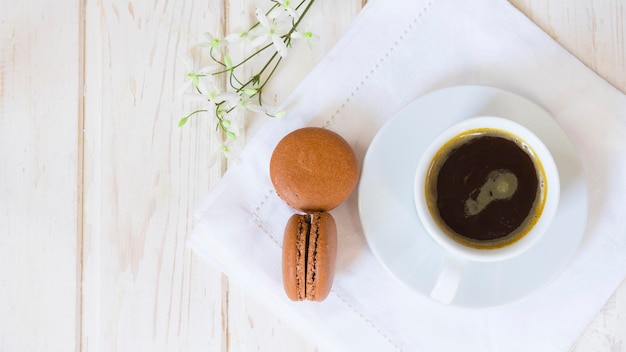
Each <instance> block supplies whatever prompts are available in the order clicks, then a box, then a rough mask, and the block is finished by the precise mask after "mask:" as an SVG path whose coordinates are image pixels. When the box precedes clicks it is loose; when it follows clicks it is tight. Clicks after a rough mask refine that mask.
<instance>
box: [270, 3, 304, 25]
mask: <svg viewBox="0 0 626 352" xmlns="http://www.w3.org/2000/svg"><path fill="white" fill-rule="evenodd" d="M276 3H277V4H278V5H279V6H278V8H279V9H281V10H283V11H285V12H286V13H287V14H288V15H289V16H290V17H291V18H293V19H294V20H297V19H298V12H296V9H295V8H293V6H292V2H291V0H282V1H281V0H278V1H276ZM274 13H275V12H274V11H272V13H270V16H274V15H273V14H274ZM276 13H277V14H278V15H275V16H279V14H280V13H279V12H276Z"/></svg>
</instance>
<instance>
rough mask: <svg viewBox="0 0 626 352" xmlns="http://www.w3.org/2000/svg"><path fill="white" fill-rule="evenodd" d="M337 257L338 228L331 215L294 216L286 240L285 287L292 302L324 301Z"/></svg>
mask: <svg viewBox="0 0 626 352" xmlns="http://www.w3.org/2000/svg"><path fill="white" fill-rule="evenodd" d="M336 257H337V225H336V223H335V219H333V217H332V215H330V213H328V212H314V213H312V214H294V215H293V216H291V218H289V221H288V222H287V226H286V228H285V237H284V240H283V262H282V265H283V284H284V287H285V292H286V293H287V296H288V297H289V298H290V299H291V300H293V301H303V300H310V301H322V300H324V299H325V298H326V296H328V294H329V293H330V289H331V287H332V283H333V279H334V276H335V261H336Z"/></svg>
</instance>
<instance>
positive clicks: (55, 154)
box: [0, 0, 626, 352]
mask: <svg viewBox="0 0 626 352" xmlns="http://www.w3.org/2000/svg"><path fill="white" fill-rule="evenodd" d="M268 3H269V0H209V1H199V0H186V1H150V2H140V1H136V0H133V1H129V0H125V1H122V0H111V1H100V0H85V1H76V0H63V1H55V2H52V1H46V0H32V1H6V0H5V1H1V2H0V44H1V46H0V48H1V51H0V351H103V352H104V351H106V352H109V351H226V352H229V351H253V350H256V351H277V350H281V351H316V350H318V347H317V346H316V344H315V342H314V341H309V340H308V339H307V338H305V337H303V336H302V335H301V334H300V333H299V332H297V331H294V330H293V329H292V328H291V327H290V326H288V325H287V324H286V323H285V322H283V321H282V320H281V319H280V318H279V317H277V316H276V315H274V314H273V313H272V312H271V307H266V306H265V305H264V304H262V303H260V302H257V301H256V299H255V298H254V297H255V296H254V292H247V291H245V290H243V289H242V288H240V287H239V285H238V284H237V283H236V282H232V281H230V280H229V279H228V278H227V277H225V276H224V275H223V274H222V273H221V272H220V271H219V270H217V269H216V268H214V267H212V266H211V264H209V263H207V262H205V261H204V260H202V259H200V258H198V257H197V256H196V255H194V253H192V252H191V251H190V249H189V248H188V247H187V245H186V241H187V236H188V235H189V233H190V232H191V229H192V228H193V226H194V218H193V211H194V210H195V209H196V205H197V203H198V202H199V201H200V200H201V199H202V198H203V197H204V196H205V195H206V194H207V193H208V192H209V190H210V189H211V187H212V186H214V185H215V184H216V183H217V182H218V180H219V178H220V177H221V175H222V173H223V172H224V170H225V169H226V168H227V166H228V164H227V163H228V162H233V161H232V160H230V161H227V160H218V162H217V164H215V165H213V166H211V157H212V155H213V153H214V151H215V150H217V149H218V148H219V146H220V144H221V142H222V141H221V139H220V138H216V137H215V136H214V134H213V133H212V132H211V129H212V128H213V127H214V125H213V124H212V122H211V121H210V119H208V118H202V117H200V116H199V118H194V119H190V122H189V123H188V125H187V126H185V127H184V128H182V129H181V128H178V127H176V124H177V122H178V119H179V118H180V117H182V115H183V114H185V113H186V112H190V111H193V110H194V109H195V108H197V107H198V105H197V103H194V102H190V101H187V100H184V99H182V98H181V97H180V96H178V95H177V94H176V91H177V89H178V88H179V86H180V85H181V84H182V81H183V74H184V68H185V65H184V63H183V61H184V58H185V57H186V56H187V55H189V54H190V51H189V48H190V47H193V46H194V44H196V43H198V42H200V41H203V40H205V38H204V37H203V33H204V32H207V31H208V32H211V33H213V34H215V35H218V36H219V35H221V36H223V35H224V34H226V33H227V32H229V31H231V30H234V29H236V28H239V27H242V26H246V25H249V24H250V23H251V22H252V21H254V16H253V14H254V9H255V8H256V7H257V6H260V7H266V6H267V4H268ZM511 3H513V4H514V5H515V6H516V7H517V8H518V9H520V11H522V12H523V13H525V14H526V15H527V16H528V17H529V18H530V19H531V20H532V21H534V22H535V23H537V24H538V25H539V26H540V27H541V28H542V29H543V30H545V31H546V32H547V33H548V34H549V35H551V36H552V37H553V38H555V39H556V40H557V41H558V42H559V43H561V44H562V45H563V46H564V47H565V48H566V49H568V50H569V51H570V52H572V53H573V54H574V55H575V56H576V57H578V58H579V59H580V60H581V61H582V62H583V63H585V64H586V65H587V66H589V67H590V68H592V69H593V70H595V71H596V72H598V74H599V75H600V76H602V77H604V78H605V79H606V80H607V81H608V82H610V83H611V84H613V85H614V86H616V87H617V88H618V89H620V90H621V91H623V92H626V53H625V51H626V34H625V31H626V29H625V28H626V26H625V25H624V23H625V22H626V3H625V2H624V1H623V0H603V1H585V0H575V1H570V0H511ZM365 4H366V1H365V0H342V1H333V0H317V1H316V4H315V6H314V8H313V9H312V10H311V13H310V14H309V19H308V20H306V21H305V23H304V24H305V27H307V28H311V29H312V30H313V31H314V32H316V33H317V34H319V35H320V37H321V40H320V41H319V42H316V43H313V45H312V46H311V48H309V47H308V46H307V45H296V47H294V49H293V50H292V51H291V52H290V53H289V58H288V60H286V61H285V63H283V64H282V66H281V68H280V71H279V72H277V75H276V77H275V78H274V80H273V81H272V83H271V84H270V85H269V86H268V87H267V89H268V90H267V92H266V93H265V95H264V96H265V99H266V103H267V104H268V105H276V104H280V102H282V101H283V100H284V99H285V98H286V97H287V96H288V95H289V94H290V92H291V91H292V90H293V89H294V88H295V87H296V86H297V85H298V84H299V82H301V80H302V79H303V78H304V76H305V75H306V74H307V73H308V72H309V71H310V70H311V69H312V68H313V67H314V66H315V65H316V63H317V62H318V61H319V60H320V59H321V58H322V57H323V56H324V55H325V54H326V52H327V51H328V49H330V47H331V46H333V45H334V44H335V42H336V40H337V39H338V38H339V37H340V36H341V35H342V33H343V32H344V31H345V29H346V28H347V27H348V26H349V25H350V23H351V22H352V21H353V19H354V18H355V17H356V16H357V14H358V12H359V10H360V9H361V8H362V6H364V5H365ZM307 21H309V22H307ZM229 50H231V51H230V53H231V54H233V55H240V54H243V52H242V50H243V49H242V48H237V47H232V48H229ZM191 54H198V52H197V51H192V52H191ZM254 65H255V64H253V63H250V64H249V65H247V67H246V68H245V69H246V70H252V69H254ZM220 84H222V86H224V85H225V84H226V82H225V81H222V82H221V83H220ZM247 119H249V120H250V121H251V122H252V123H251V124H250V127H249V128H248V129H247V130H246V131H245V133H244V134H243V135H242V136H241V138H240V139H239V142H238V143H239V145H238V146H239V147H243V146H244V145H245V142H246V141H247V140H248V139H249V138H251V137H252V136H253V135H254V133H255V131H256V128H257V127H258V125H259V124H260V123H262V121H263V119H264V118H263V117H260V118H259V117H258V116H257V117H255V116H252V115H250V116H248V117H247ZM624 350H626V283H623V284H622V285H621V286H620V288H619V289H618V290H617V291H616V293H615V294H614V295H613V297H612V298H611V299H610V300H609V301H608V302H607V304H606V305H605V307H604V308H603V309H602V310H601V311H600V312H599V314H598V316H597V317H596V318H595V319H594V321H593V322H591V324H590V325H589V327H588V328H587V330H586V331H585V333H584V334H583V335H582V336H581V337H580V339H579V340H578V341H577V343H576V344H575V345H574V346H573V347H572V352H595V351H611V352H613V351H624Z"/></svg>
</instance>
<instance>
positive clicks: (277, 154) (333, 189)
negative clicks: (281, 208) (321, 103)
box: [270, 127, 359, 212]
mask: <svg viewBox="0 0 626 352" xmlns="http://www.w3.org/2000/svg"><path fill="white" fill-rule="evenodd" d="M270 178H271V181H272V184H273V185H274V188H275V189H276V193H277V194H278V196H280V197H281V198H282V199H283V200H284V201H285V202H287V204H289V205H290V206H292V207H293V208H296V209H299V210H302V211H305V212H316V211H328V210H331V209H334V208H335V207H337V206H338V205H339V204H341V203H342V202H343V201H344V200H346V198H348V196H349V195H350V193H352V190H353V189H354V187H355V186H356V184H357V181H358V178H359V169H358V162H357V158H356V156H355V154H354V151H353V150H352V148H351V147H350V145H349V144H348V142H346V140H345V139H343V138H342V137H341V136H339V135H338V134H337V133H335V132H332V131H330V130H327V129H324V128H316V127H306V128H301V129H298V130H295V131H293V132H291V133H289V134H288V135H286V136H285V137H284V138H283V139H282V140H281V141H280V142H279V143H278V145H277V146H276V148H275V149H274V152H273V153H272V157H271V160H270Z"/></svg>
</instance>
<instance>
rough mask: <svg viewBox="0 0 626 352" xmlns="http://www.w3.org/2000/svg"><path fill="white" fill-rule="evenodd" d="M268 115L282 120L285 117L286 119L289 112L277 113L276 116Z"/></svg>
mask: <svg viewBox="0 0 626 352" xmlns="http://www.w3.org/2000/svg"><path fill="white" fill-rule="evenodd" d="M267 115H268V116H270V117H273V118H275V119H282V118H283V117H285V115H287V111H285V110H281V111H278V112H275V113H274V114H267Z"/></svg>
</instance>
